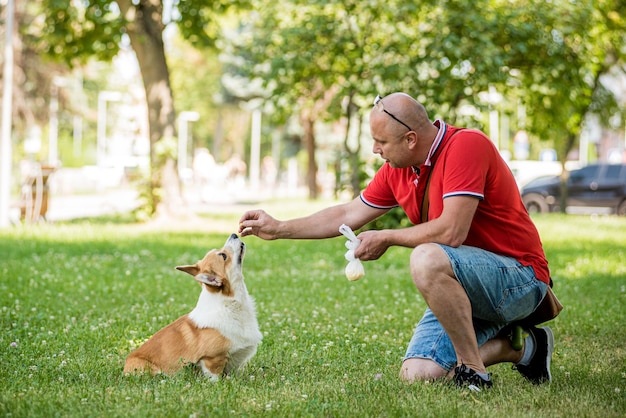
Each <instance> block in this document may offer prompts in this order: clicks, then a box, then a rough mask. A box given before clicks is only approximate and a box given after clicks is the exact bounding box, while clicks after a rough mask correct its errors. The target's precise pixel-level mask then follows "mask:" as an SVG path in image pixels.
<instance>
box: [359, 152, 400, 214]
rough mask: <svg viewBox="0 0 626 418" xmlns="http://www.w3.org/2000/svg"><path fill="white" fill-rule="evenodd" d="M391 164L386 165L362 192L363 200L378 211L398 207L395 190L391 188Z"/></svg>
mask: <svg viewBox="0 0 626 418" xmlns="http://www.w3.org/2000/svg"><path fill="white" fill-rule="evenodd" d="M390 169H391V167H390V166H389V163H385V164H384V165H383V166H382V167H381V168H380V169H379V170H378V171H377V172H376V174H375V175H374V178H373V179H372V180H371V181H370V182H369V184H368V185H367V187H366V188H365V190H363V192H361V200H362V201H363V203H365V204H366V205H368V206H371V207H373V208H377V209H391V208H394V207H396V206H398V202H397V200H396V198H395V197H394V194H393V190H391V187H389V181H388V177H389V175H390Z"/></svg>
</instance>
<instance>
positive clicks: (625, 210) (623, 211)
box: [617, 200, 626, 216]
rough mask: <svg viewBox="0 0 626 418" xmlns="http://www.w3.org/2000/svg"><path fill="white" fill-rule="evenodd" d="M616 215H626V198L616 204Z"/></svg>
mask: <svg viewBox="0 0 626 418" xmlns="http://www.w3.org/2000/svg"><path fill="white" fill-rule="evenodd" d="M617 215H618V216H626V200H623V201H622V203H620V204H619V205H617Z"/></svg>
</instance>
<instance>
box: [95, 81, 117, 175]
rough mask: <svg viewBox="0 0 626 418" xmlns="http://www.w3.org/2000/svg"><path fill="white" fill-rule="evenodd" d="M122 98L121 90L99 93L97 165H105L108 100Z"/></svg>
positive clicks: (112, 100)
mask: <svg viewBox="0 0 626 418" xmlns="http://www.w3.org/2000/svg"><path fill="white" fill-rule="evenodd" d="M119 100H122V93H120V92H119V91H101V92H100V93H98V130H97V133H96V135H97V139H96V142H97V148H96V165H97V166H98V167H103V166H104V163H105V159H106V135H107V102H116V101H119Z"/></svg>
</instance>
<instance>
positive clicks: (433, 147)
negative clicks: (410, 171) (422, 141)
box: [424, 119, 448, 166]
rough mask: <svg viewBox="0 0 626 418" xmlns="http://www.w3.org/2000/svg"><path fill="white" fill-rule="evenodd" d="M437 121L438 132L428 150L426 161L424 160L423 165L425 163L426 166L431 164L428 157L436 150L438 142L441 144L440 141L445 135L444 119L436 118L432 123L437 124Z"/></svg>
mask: <svg viewBox="0 0 626 418" xmlns="http://www.w3.org/2000/svg"><path fill="white" fill-rule="evenodd" d="M437 122H439V132H437V136H435V140H434V141H433V145H431V147H430V151H428V157H427V158H426V161H425V162H424V165H427V166H431V165H432V162H431V161H430V157H432V156H433V154H434V153H435V152H437V148H439V144H441V141H442V140H443V138H444V136H446V131H447V130H448V125H446V123H445V122H444V121H442V120H439V119H437V120H436V121H435V123H434V124H435V125H437Z"/></svg>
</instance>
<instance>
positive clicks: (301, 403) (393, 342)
mask: <svg viewBox="0 0 626 418" xmlns="http://www.w3.org/2000/svg"><path fill="white" fill-rule="evenodd" d="M279 207H281V206H280V205H278V206H277V208H279ZM308 209H310V210H312V209H313V208H311V207H309V208H308ZM283 213H284V214H285V216H287V215H288V214H287V212H283ZM239 214H240V213H233V215H230V218H229V216H227V215H223V214H222V215H219V216H217V215H215V214H211V213H208V214H206V216H204V217H203V218H202V219H201V220H200V221H199V222H198V223H197V224H196V225H194V228H193V229H191V228H186V229H181V230H174V228H164V227H159V228H148V227H146V226H142V225H135V224H127V223H124V222H117V223H106V222H89V221H74V222H70V223H62V224H56V225H40V226H35V227H23V228H22V227H20V228H13V229H8V230H3V231H0V260H1V264H0V309H1V311H0V315H1V316H0V318H1V323H2V330H3V332H2V334H1V335H0V350H1V353H2V354H1V356H2V357H1V364H2V367H1V369H0V370H1V371H0V382H1V386H0V415H2V416H13V417H27V416H28V417H39V416H42V417H44V416H45V417H52V416H65V417H69V416H71V417H146V416H152V417H202V416H206V417H209V416H211V417H213V416H232V415H239V416H254V415H265V416H281V417H282V416H296V417H300V416H310V417H319V416H333V417H361V416H375V417H395V416H406V417H415V416H419V417H429V416H432V417H441V416H469V417H472V416H476V417H485V416H494V417H501V416H508V417H538V416H541V417H558V416H562V417H570V416H584V417H596V416H597V417H622V416H625V415H626V337H624V324H625V323H626V321H625V314H626V306H625V301H626V219H624V218H617V217H589V216H562V215H545V216H537V217H535V218H534V220H535V222H536V224H537V225H538V227H539V230H540V232H541V235H542V238H543V242H544V245H545V248H546V252H547V256H548V259H549V260H550V266H551V269H552V274H553V278H554V281H555V292H556V293H557V294H558V296H559V297H560V299H561V301H562V302H563V303H564V305H565V310H564V311H563V313H562V314H561V315H560V316H559V317H558V318H557V319H556V320H555V321H553V322H552V323H551V324H550V326H551V327H552V328H553V330H554V333H555V336H556V340H557V343H556V351H555V353H554V357H553V363H552V364H553V366H552V374H553V382H552V383H551V384H549V385H543V386H533V385H531V384H529V383H527V382H525V381H524V380H523V379H522V378H521V377H520V376H519V374H518V373H517V372H516V371H513V370H511V368H510V365H498V366H495V367H493V368H491V370H490V371H491V372H492V374H493V376H492V378H493V379H494V382H495V384H494V388H493V389H492V390H490V391H484V392H481V393H479V394H475V393H470V392H467V391H463V390H459V389H457V388H454V387H451V386H449V385H446V384H441V383H416V384H411V385H409V384H405V383H402V382H400V381H399V380H398V378H397V373H398V370H399V367H400V363H401V359H402V356H403V354H404V350H405V346H406V344H407V342H408V340H409V338H410V336H411V334H412V330H413V327H414V326H415V324H416V322H417V321H418V320H419V318H420V316H421V314H422V311H423V310H424V308H425V304H424V302H423V300H422V299H421V297H420V296H419V295H418V294H417V292H416V290H415V289H414V286H413V284H412V283H411V280H410V277H409V272H408V267H407V257H408V255H409V250H408V249H403V248H393V249H391V250H390V251H388V252H387V253H386V254H385V255H384V256H383V257H382V258H381V259H380V260H378V261H376V262H368V263H365V271H366V275H365V277H364V278H363V279H361V280H360V281H357V282H349V281H347V280H346V278H345V276H344V272H343V269H344V266H345V260H344V258H343V253H344V251H345V247H344V242H345V240H344V239H343V238H335V239H332V240H327V241H322V242H320V241H317V242H315V241H272V242H266V241H262V240H260V239H257V238H254V237H250V238H245V242H246V244H247V246H248V252H247V255H246V260H245V262H244V272H245V275H246V283H247V286H248V289H249V291H250V293H251V294H252V295H253V296H254V297H255V299H256V302H257V310H258V317H259V324H260V327H261V331H262V332H263V334H264V340H263V343H262V344H261V345H260V347H259V350H258V353H257V355H256V356H255V357H254V358H253V359H252V361H251V362H250V364H249V366H248V367H247V368H246V369H245V371H244V372H243V373H242V374H240V375H237V376H233V377H230V378H228V379H225V380H222V381H221V382H218V383H210V382H208V381H205V380H204V379H203V378H202V377H200V376H199V375H197V373H195V372H194V370H192V369H191V368H188V369H185V370H183V371H182V372H181V373H179V374H177V375H176V376H173V377H166V376H156V377H148V376H142V377H136V376H124V375H123V373H122V367H123V363H124V359H125V357H126V355H127V354H128V353H129V352H130V351H131V350H132V349H133V348H134V347H136V346H137V345H139V344H141V342H143V341H144V340H145V339H147V338H149V337H150V336H151V335H152V334H153V333H154V332H156V331H157V330H158V329H159V328H161V327H163V326H164V325H166V324H168V323H169V322H171V321H173V320H174V319H176V318H177V317H179V316H180V315H183V314H185V313H187V312H188V311H190V310H191V309H192V307H193V306H194V305H195V302H196V300H197V297H198V294H199V288H198V286H197V285H196V284H195V283H194V282H193V280H192V279H191V278H190V276H188V275H186V274H184V273H181V272H178V271H176V270H175V269H174V267H175V266H176V265H179V264H189V263H192V262H195V261H196V260H197V259H199V258H201V257H202V256H203V255H204V254H205V252H206V251H208V250H209V249H211V248H214V247H219V246H221V245H222V244H223V242H224V241H225V239H226V238H227V236H228V233H229V232H234V228H235V227H236V224H237V219H238V216H239ZM214 218H216V219H217V218H219V219H218V222H217V223H214V222H213V219H214ZM218 224H219V227H216V225H218ZM225 225H232V229H233V231H229V228H230V227H229V226H228V227H226V228H225V227H224V226H225Z"/></svg>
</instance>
